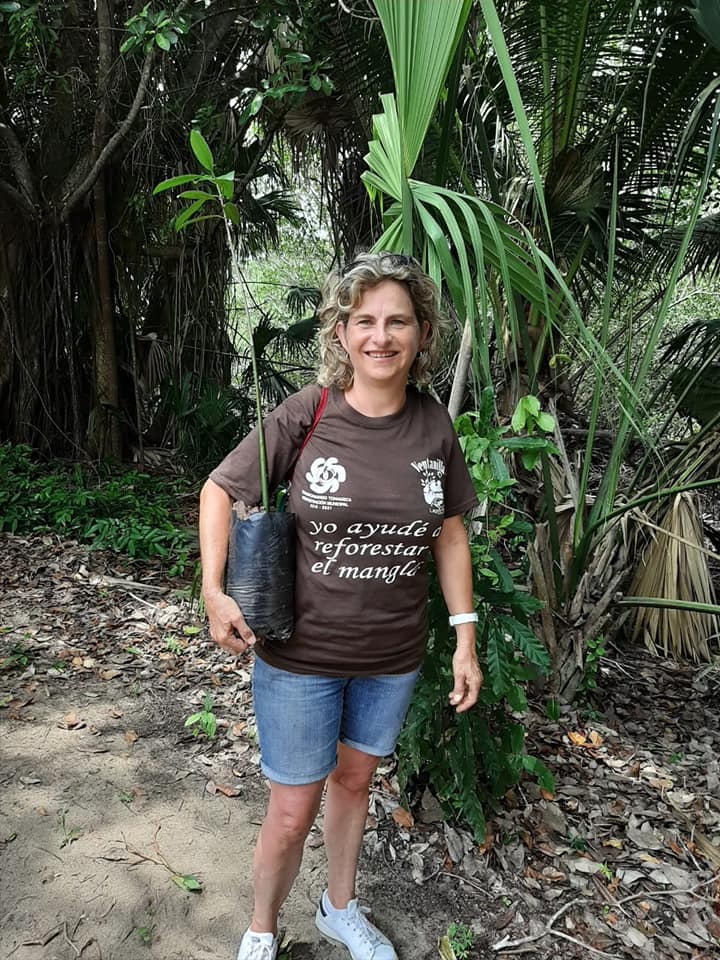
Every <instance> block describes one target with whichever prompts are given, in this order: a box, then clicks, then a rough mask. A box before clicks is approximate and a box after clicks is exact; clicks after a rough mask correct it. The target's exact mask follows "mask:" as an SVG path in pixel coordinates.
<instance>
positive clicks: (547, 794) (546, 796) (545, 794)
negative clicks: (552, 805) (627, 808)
mask: <svg viewBox="0 0 720 960" xmlns="http://www.w3.org/2000/svg"><path fill="white" fill-rule="evenodd" d="M540 796H541V797H542V798H543V800H554V799H555V794H554V793H553V792H552V790H545V789H543V788H542V787H541V788H540Z"/></svg>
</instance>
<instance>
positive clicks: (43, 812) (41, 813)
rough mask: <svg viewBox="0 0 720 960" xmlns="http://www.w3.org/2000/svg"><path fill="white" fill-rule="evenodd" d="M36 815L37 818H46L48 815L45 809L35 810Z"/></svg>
mask: <svg viewBox="0 0 720 960" xmlns="http://www.w3.org/2000/svg"><path fill="white" fill-rule="evenodd" d="M37 815H38V816H39V817H46V816H47V815H48V812H47V808H46V807H38V808H37Z"/></svg>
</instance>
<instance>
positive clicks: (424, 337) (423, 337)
mask: <svg viewBox="0 0 720 960" xmlns="http://www.w3.org/2000/svg"><path fill="white" fill-rule="evenodd" d="M429 336H430V321H429V320H423V323H422V326H421V327H420V347H421V348H422V347H424V346H425V344H426V343H427V341H428V337H429Z"/></svg>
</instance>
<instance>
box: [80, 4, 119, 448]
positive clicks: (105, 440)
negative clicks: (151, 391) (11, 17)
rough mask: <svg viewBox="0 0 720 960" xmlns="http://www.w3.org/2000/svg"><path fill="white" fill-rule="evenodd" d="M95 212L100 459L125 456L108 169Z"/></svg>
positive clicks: (91, 437) (107, 11)
mask: <svg viewBox="0 0 720 960" xmlns="http://www.w3.org/2000/svg"><path fill="white" fill-rule="evenodd" d="M111 8H112V0H99V2H98V5H97V19H98V38H99V39H98V43H99V46H98V105H97V112H96V114H95V129H94V135H93V140H94V149H93V160H96V159H97V157H98V156H99V155H100V151H101V150H102V147H103V145H104V143H105V140H106V137H107V130H108V99H107V89H108V82H109V79H110V70H111V67H112V39H111V36H112V35H111V28H112V9H111ZM92 196H93V210H94V214H95V254H96V255H95V258H94V259H95V262H96V264H97V307H96V311H95V314H94V322H93V325H92V340H93V372H94V377H93V403H92V410H91V411H90V422H89V424H88V441H89V445H90V448H91V450H92V452H93V453H94V454H95V456H97V457H99V458H100V459H109V458H113V459H118V460H119V459H120V458H121V455H122V447H121V443H120V422H119V420H118V414H119V403H118V400H119V390H118V371H117V352H116V349H115V317H114V310H113V295H112V279H111V263H110V250H109V247H108V223H107V196H106V191H105V171H104V170H103V171H101V172H100V174H99V176H98V178H97V180H96V181H95V184H94V186H93V193H92Z"/></svg>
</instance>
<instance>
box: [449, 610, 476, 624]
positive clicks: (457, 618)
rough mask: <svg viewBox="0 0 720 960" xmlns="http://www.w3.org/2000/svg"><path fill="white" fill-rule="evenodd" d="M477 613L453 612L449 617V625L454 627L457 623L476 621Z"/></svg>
mask: <svg viewBox="0 0 720 960" xmlns="http://www.w3.org/2000/svg"><path fill="white" fill-rule="evenodd" d="M477 622H478V615H477V614H476V613H454V614H453V615H452V616H451V617H450V626H451V627H456V626H457V625H458V624H459V623H477Z"/></svg>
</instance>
